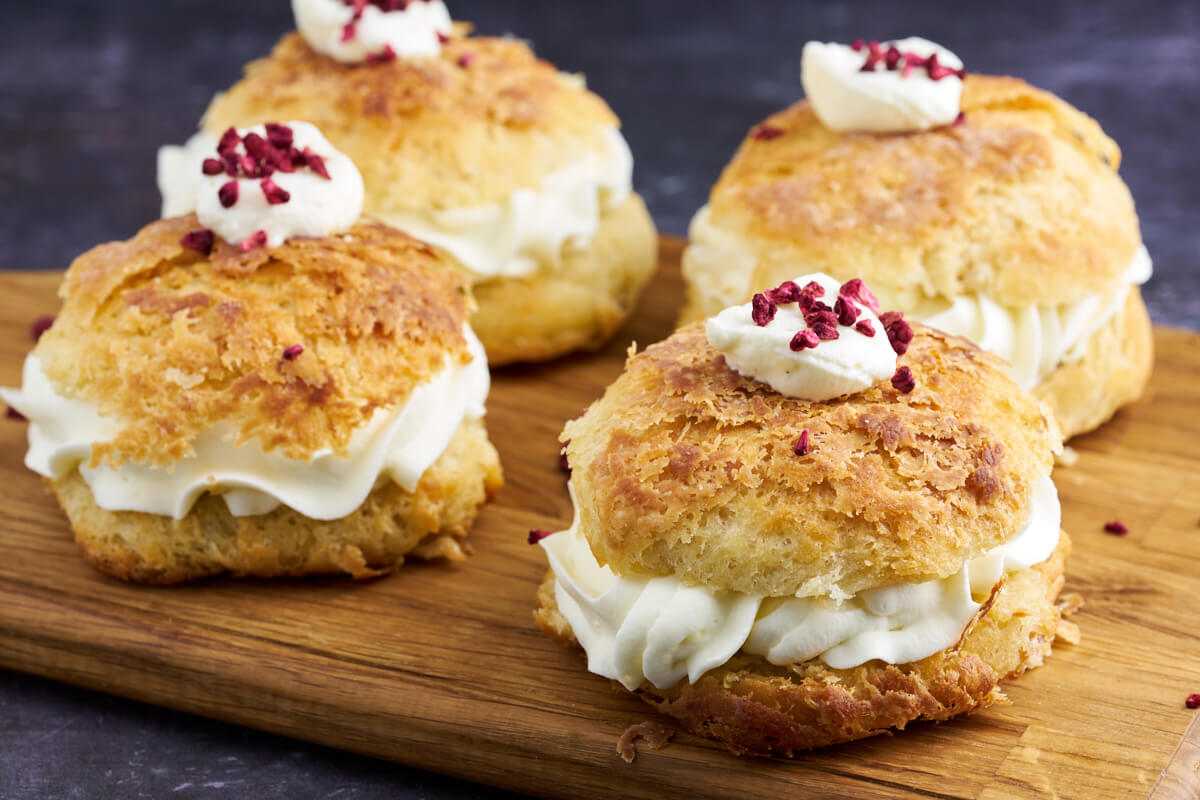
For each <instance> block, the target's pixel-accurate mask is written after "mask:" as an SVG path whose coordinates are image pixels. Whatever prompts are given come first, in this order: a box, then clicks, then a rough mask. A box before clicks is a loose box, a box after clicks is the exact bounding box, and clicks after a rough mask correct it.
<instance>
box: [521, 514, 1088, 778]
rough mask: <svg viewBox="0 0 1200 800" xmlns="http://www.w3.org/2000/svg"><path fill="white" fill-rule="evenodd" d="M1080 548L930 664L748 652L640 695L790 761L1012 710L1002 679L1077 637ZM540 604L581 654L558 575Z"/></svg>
mask: <svg viewBox="0 0 1200 800" xmlns="http://www.w3.org/2000/svg"><path fill="white" fill-rule="evenodd" d="M1070 549H1071V546H1070V540H1069V539H1068V537H1067V535H1066V533H1063V534H1062V537H1061V539H1060V541H1059V544H1058V547H1057V548H1056V549H1055V551H1054V553H1053V554H1052V555H1051V556H1050V558H1048V559H1047V560H1046V561H1044V562H1042V563H1041V564H1037V565H1035V566H1033V567H1031V568H1029V569H1025V570H1021V571H1019V572H1015V573H1012V574H1010V575H1008V577H1007V579H1006V580H1005V581H1004V583H1003V584H1002V585H1001V587H1000V589H999V590H998V591H997V592H996V593H995V595H994V596H993V600H992V604H991V607H990V608H989V609H988V610H987V613H985V614H983V615H982V616H981V617H979V618H978V619H977V620H976V622H975V624H974V625H973V626H972V627H971V628H969V629H968V631H967V633H966V635H965V636H964V637H963V638H962V639H961V640H960V641H959V643H958V645H957V646H955V647H953V648H949V649H947V650H943V651H941V652H938V653H935V654H933V655H931V656H929V657H927V658H924V659H922V660H920V661H915V662H912V663H909V664H885V663H883V662H880V661H870V662H867V663H866V664H863V665H861V666H858V667H855V668H853V669H831V668H830V667H828V666H826V665H825V664H824V663H823V662H821V661H819V660H816V659H814V660H810V661H806V662H803V663H799V664H793V665H788V666H776V665H774V664H771V663H769V662H767V661H766V660H765V659H762V658H760V657H758V656H754V655H749V654H746V653H741V652H739V653H738V654H736V655H735V656H734V657H733V658H732V659H731V660H730V661H729V662H727V663H726V664H725V665H723V666H721V667H718V668H716V669H714V670H711V671H709V672H707V673H705V674H704V675H703V676H702V677H701V678H700V679H699V680H698V681H696V683H687V682H686V681H683V682H681V683H679V684H678V685H676V686H674V687H671V688H669V689H658V688H655V687H654V686H652V685H651V684H649V683H646V684H643V686H642V687H641V688H640V689H639V690H638V691H637V692H635V694H636V695H637V696H638V697H640V698H641V699H642V700H644V701H645V702H647V703H649V704H650V705H652V706H654V707H655V708H657V709H658V710H659V711H661V712H663V713H665V714H668V715H670V716H672V717H675V719H677V720H678V721H679V723H680V724H681V725H682V726H683V727H684V728H686V729H687V730H689V731H691V732H693V733H696V734H699V735H701V736H706V737H709V738H711V739H716V740H717V741H720V742H722V743H723V744H725V745H726V746H727V747H728V748H729V750H730V751H731V752H732V753H734V754H736V755H759V756H767V755H785V756H791V755H793V754H794V753H795V752H797V751H802V750H808V749H811V748H814V747H823V746H826V745H831V744H836V743H839V742H848V741H852V740H855V739H862V738H865V737H867V736H875V735H877V734H881V733H886V732H888V731H891V730H893V729H896V730H903V729H904V727H905V726H906V725H908V724H909V723H911V722H917V721H921V720H934V721H940V720H945V719H949V718H951V717H954V716H957V715H960V714H967V713H970V712H973V711H978V710H981V709H984V708H987V707H988V706H990V705H992V704H993V703H997V702H1001V703H1004V702H1007V699H1006V698H1005V696H1004V693H1003V691H1002V690H1001V689H1000V688H999V685H998V684H999V682H1000V681H1001V680H1004V679H1010V678H1015V677H1017V676H1019V675H1021V674H1022V673H1023V672H1025V670H1027V669H1032V668H1034V667H1037V666H1040V665H1041V664H1042V662H1043V660H1044V659H1045V658H1046V656H1048V655H1049V654H1050V650H1051V646H1052V645H1053V643H1054V639H1055V637H1056V636H1057V635H1059V633H1060V632H1061V633H1063V635H1064V638H1067V639H1073V638H1074V637H1073V636H1072V633H1073V631H1074V626H1073V625H1072V624H1071V623H1069V622H1065V621H1064V620H1063V619H1062V612H1061V610H1060V609H1059V608H1058V607H1057V606H1056V605H1055V600H1056V598H1057V596H1058V593H1059V591H1060V590H1061V589H1062V585H1063V569H1064V566H1065V564H1066V559H1067V556H1068V555H1069V553H1070ZM537 601H538V608H537V610H536V611H535V612H534V618H535V620H536V621H537V623H538V625H539V627H541V628H542V630H543V631H544V632H545V633H546V634H548V635H549V636H550V637H551V638H552V639H554V640H556V641H558V642H560V643H562V644H564V645H575V646H578V645H577V642H576V639H575V636H574V634H572V632H571V629H570V626H569V625H568V623H567V621H566V619H565V618H564V617H563V616H562V614H561V613H560V612H559V611H558V608H557V604H556V603H555V599H554V576H553V574H550V575H548V576H547V578H546V580H545V581H544V582H543V583H542V585H541V587H540V588H539V590H538V596H537ZM615 685H618V686H619V684H615Z"/></svg>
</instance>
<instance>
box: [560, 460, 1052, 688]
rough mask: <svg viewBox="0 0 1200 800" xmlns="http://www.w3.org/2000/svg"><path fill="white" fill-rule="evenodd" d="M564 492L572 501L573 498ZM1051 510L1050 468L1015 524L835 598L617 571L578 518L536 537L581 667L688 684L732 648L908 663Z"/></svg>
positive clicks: (923, 653) (954, 635)
mask: <svg viewBox="0 0 1200 800" xmlns="http://www.w3.org/2000/svg"><path fill="white" fill-rule="evenodd" d="M572 499H574V498H573V497H572ZM1061 517H1062V510H1061V507H1060V505H1059V501H1058V491H1057V490H1056V489H1055V488H1054V483H1053V481H1051V480H1050V477H1049V475H1047V476H1046V477H1044V478H1042V479H1041V480H1040V481H1038V482H1037V483H1036V484H1035V485H1034V488H1033V493H1032V496H1031V499H1030V507H1029V518H1028V520H1027V521H1026V523H1025V526H1024V527H1023V528H1022V530H1021V531H1020V532H1019V533H1018V534H1017V536H1015V537H1013V538H1012V539H1011V540H1009V541H1008V542H1005V543H1004V544H1002V545H999V546H997V547H995V548H993V549H991V550H989V551H987V552H985V553H984V554H983V555H981V556H979V557H977V558H973V559H969V560H967V561H965V562H964V563H963V566H962V568H961V569H960V570H959V571H958V572H956V573H954V574H953V575H950V576H948V577H946V578H943V579H941V580H931V581H926V582H923V583H907V584H899V585H894V586H884V587H879V588H876V589H871V590H868V591H864V592H860V593H859V594H857V595H855V596H853V597H850V598H848V599H843V600H840V601H839V600H834V599H831V598H827V597H772V598H765V599H764V598H761V597H756V596H753V595H747V594H741V593H738V592H729V591H713V590H710V589H706V588H704V587H697V586H687V585H685V584H683V583H682V582H681V581H679V580H678V579H677V578H674V577H657V578H650V577H634V576H619V575H617V574H615V573H614V572H613V571H612V570H611V569H610V568H609V567H607V566H601V565H600V564H599V562H597V560H596V557H595V555H594V554H593V553H592V550H591V547H590V546H589V545H588V542H587V539H586V538H585V537H584V536H583V534H582V532H581V531H580V530H579V517H578V514H576V518H575V522H574V523H573V524H572V525H571V527H570V528H569V529H568V530H566V531H563V532H561V533H557V534H554V535H551V536H547V537H545V538H543V539H542V540H541V542H540V544H541V546H542V549H543V550H545V552H546V557H547V559H548V560H549V562H550V568H551V569H552V570H553V572H554V578H555V601H556V602H557V604H558V609H559V611H560V612H561V613H562V615H563V616H564V617H565V618H566V620H567V622H568V623H569V624H570V626H571V630H572V631H573V632H574V634H575V637H576V638H577V639H578V640H579V643H580V645H582V647H583V649H584V651H585V652H586V653H587V657H588V669H589V670H590V671H592V672H594V673H596V674H598V675H603V676H604V677H606V678H611V679H613V680H616V681H620V682H621V684H622V685H623V686H625V687H626V688H627V689H629V690H631V691H632V690H636V689H637V688H638V687H639V686H641V685H642V683H643V682H644V681H649V682H650V683H652V684H653V685H654V686H657V687H658V688H660V689H665V688H668V687H670V686H674V685H675V684H676V683H678V682H679V681H681V680H683V678H685V677H686V678H687V679H688V680H689V681H690V682H695V681H696V680H697V679H698V678H699V677H700V676H701V675H703V674H704V673H705V672H707V671H708V670H710V669H713V668H715V667H718V666H720V665H721V664H724V663H725V662H726V661H728V660H729V658H730V657H732V656H733V655H734V654H735V653H737V652H738V651H739V650H744V651H746V652H748V653H754V654H757V655H761V656H763V657H764V658H766V659H767V660H768V661H770V662H771V663H773V664H780V665H785V664H794V663H799V662H802V661H807V660H809V659H813V658H819V659H821V660H822V661H823V662H825V663H826V664H828V665H829V666H830V667H833V668H834V669H849V668H851V667H855V666H858V665H859V664H863V663H866V662H867V661H870V660H872V659H881V660H883V661H886V662H888V663H892V664H904V663H909V662H911V661H917V660H919V659H922V658H925V657H927V656H930V655H933V654H934V653H936V652H938V651H940V650H944V649H946V648H947V647H950V646H952V645H954V644H955V643H957V642H958V640H959V639H960V638H961V637H962V635H963V633H964V632H965V631H966V628H967V626H968V625H969V624H970V623H971V620H972V619H974V617H975V616H976V614H978V613H979V611H980V609H981V608H982V607H983V604H984V603H985V602H986V601H987V600H988V598H989V597H990V595H991V593H992V591H993V589H994V587H995V586H996V583H997V582H998V581H999V580H1000V578H1001V577H1002V576H1003V575H1004V574H1005V573H1007V572H1016V571H1018V570H1022V569H1027V568H1029V567H1031V566H1033V565H1035V564H1039V563H1041V562H1042V561H1045V560H1046V559H1047V558H1049V557H1050V555H1051V553H1053V552H1054V548H1055V547H1056V546H1057V545H1058V538H1059V534H1060V523H1061Z"/></svg>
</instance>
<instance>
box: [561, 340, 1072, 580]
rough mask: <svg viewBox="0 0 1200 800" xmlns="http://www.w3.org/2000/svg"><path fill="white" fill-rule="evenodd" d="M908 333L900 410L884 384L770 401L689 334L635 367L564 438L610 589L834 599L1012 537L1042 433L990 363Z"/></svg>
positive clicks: (945, 566)
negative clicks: (804, 435)
mask: <svg viewBox="0 0 1200 800" xmlns="http://www.w3.org/2000/svg"><path fill="white" fill-rule="evenodd" d="M913 327H914V329H915V331H916V336H915V338H914V339H913V341H912V343H911V346H910V348H909V350H908V352H907V354H905V355H903V356H901V357H900V360H899V361H900V364H901V365H907V366H908V367H910V368H911V370H912V372H913V374H914V376H915V378H916V388H915V389H914V390H913V391H912V392H911V394H907V395H905V394H901V393H900V392H899V391H897V390H896V389H895V388H893V386H892V384H891V383H890V381H886V380H885V381H882V382H880V383H879V384H876V385H875V386H873V387H872V388H870V389H867V390H865V391H863V392H859V393H857V394H853V395H849V396H844V397H842V398H838V399H835V400H830V401H825V402H808V401H804V400H798V399H795V398H791V397H787V396H784V395H781V394H779V393H777V392H775V391H773V390H771V389H770V387H768V386H766V385H765V384H762V383H759V382H757V381H755V380H752V379H750V378H746V377H743V376H741V375H739V374H738V373H736V372H734V371H733V370H732V369H730V367H729V366H728V365H727V364H726V363H725V359H724V356H722V355H721V354H720V353H719V352H717V351H715V350H714V349H713V348H712V347H711V346H710V345H709V344H708V341H707V339H706V337H705V334H704V328H703V324H702V323H696V324H693V325H690V326H687V327H685V328H683V329H681V330H679V331H677V332H676V333H675V334H673V335H672V336H671V337H670V338H668V339H666V340H665V341H663V342H660V343H658V344H655V345H652V346H651V347H649V348H647V349H646V350H645V351H644V352H642V353H639V354H637V355H635V356H632V357H631V358H630V359H629V360H628V362H627V363H626V368H625V372H624V373H623V374H622V375H621V376H620V377H618V378H617V380H616V381H614V382H613V383H612V384H611V385H610V386H609V387H608V389H607V391H606V392H605V394H604V396H603V398H601V399H600V400H598V401H596V402H595V403H593V404H592V406H591V407H590V408H589V409H588V410H587V412H586V413H585V414H584V415H583V416H581V417H580V418H579V419H576V420H573V421H572V422H569V423H568V424H567V426H566V428H565V430H564V431H563V434H562V438H563V441H565V442H568V445H567V454H568V458H569V461H570V464H571V468H572V483H573V485H574V490H575V498H576V503H577V507H578V513H579V524H580V528H581V530H582V531H583V533H584V535H585V536H586V537H587V538H588V541H589V543H590V544H591V547H592V550H593V551H594V552H595V554H596V556H597V559H598V560H599V561H600V563H602V564H607V565H608V566H610V567H611V568H612V569H613V570H614V571H616V572H617V573H618V574H621V575H674V576H676V577H678V578H680V579H681V580H682V581H684V582H685V583H688V584H692V585H700V586H705V587H709V588H713V589H731V590H736V591H740V592H747V593H750V594H757V595H763V596H788V595H793V594H798V595H801V596H822V595H826V596H833V597H837V596H847V595H851V594H854V593H856V592H858V591H861V590H863V589H867V588H874V587H879V586H887V585H892V584H896V583H901V582H916V581H925V580H931V579H933V578H941V577H945V576H947V575H951V574H953V573H955V572H957V571H959V570H960V569H961V568H962V565H963V561H964V560H965V559H968V558H972V557H974V556H977V555H979V554H980V553H982V552H983V551H984V550H986V549H989V548H991V547H994V546H996V545H998V544H1000V543H1002V542H1005V541H1007V540H1009V539H1010V538H1012V537H1013V536H1015V535H1016V534H1017V533H1018V532H1019V531H1020V530H1021V528H1022V527H1023V525H1024V523H1025V522H1026V520H1027V518H1028V515H1029V502H1030V498H1031V492H1032V488H1033V486H1034V484H1035V483H1037V482H1038V481H1039V480H1041V479H1043V478H1044V477H1045V476H1046V475H1048V474H1049V472H1050V467H1051V464H1052V461H1053V454H1054V451H1056V450H1057V449H1059V447H1060V444H1059V443H1060V441H1061V440H1060V437H1059V432H1058V429H1057V425H1056V423H1055V422H1054V421H1053V419H1052V418H1051V416H1050V415H1049V414H1048V413H1046V411H1045V410H1044V409H1043V408H1042V407H1041V406H1040V405H1039V403H1038V401H1036V400H1035V399H1034V398H1033V397H1032V396H1031V395H1029V394H1028V393H1026V392H1024V391H1022V390H1021V389H1019V388H1018V387H1017V386H1016V385H1015V384H1013V383H1012V382H1011V381H1010V380H1009V379H1008V378H1006V377H1005V376H1004V375H1003V373H1002V372H1001V371H1000V369H999V365H998V363H999V362H998V361H997V360H996V359H995V357H993V356H991V355H989V354H987V353H985V352H983V351H981V350H980V349H979V348H977V347H976V346H975V345H973V344H971V343H969V342H968V341H966V340H965V339H960V338H957V337H951V336H948V335H946V334H943V333H941V332H939V331H936V330H933V329H930V328H925V327H923V326H920V325H914V326H913ZM805 429H807V430H808V431H809V451H808V453H807V454H806V455H796V453H795V452H794V450H793V447H794V445H795V443H796V441H797V439H798V438H799V436H800V433H801V432H802V431H804V430H805Z"/></svg>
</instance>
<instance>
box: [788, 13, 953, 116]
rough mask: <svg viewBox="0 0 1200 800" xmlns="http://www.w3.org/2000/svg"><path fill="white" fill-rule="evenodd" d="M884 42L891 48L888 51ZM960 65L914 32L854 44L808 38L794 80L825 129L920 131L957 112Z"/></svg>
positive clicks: (936, 45) (945, 52)
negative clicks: (800, 84) (886, 41)
mask: <svg viewBox="0 0 1200 800" xmlns="http://www.w3.org/2000/svg"><path fill="white" fill-rule="evenodd" d="M890 48H895V51H894V53H893V54H892V55H890V56H889V54H888V53H889V49H890ZM930 59H933V60H932V61H930ZM868 65H869V67H870V68H869V69H867V70H866V71H864V67H868ZM962 68H963V63H962V61H961V60H960V59H959V58H958V56H956V55H954V53H952V52H950V51H949V50H947V49H946V48H944V47H942V46H940V45H938V44H935V43H933V42H931V41H929V40H927V39H922V38H920V37H917V36H911V37H909V38H907V39H900V40H897V41H895V42H889V43H884V44H882V45H881V44H879V43H878V42H871V43H870V44H864V43H862V42H856V43H855V46H854V47H851V46H847V45H844V44H836V43H832V42H829V43H826V42H808V43H807V44H805V45H804V50H803V53H802V55H801V58H800V82H801V83H802V84H803V86H804V94H805V95H806V96H807V97H808V101H809V103H810V104H811V105H812V109H813V112H814V113H815V114H816V115H817V118H818V119H820V120H821V124H822V125H824V126H825V127H826V128H829V129H830V130H835V131H872V132H877V133H893V132H901V131H924V130H929V129H930V128H936V127H940V126H942V125H949V124H950V123H952V122H954V120H955V119H956V118H957V117H958V112H959V104H960V101H961V99H962V85H963V82H962V78H961V77H959V71H960V70H962Z"/></svg>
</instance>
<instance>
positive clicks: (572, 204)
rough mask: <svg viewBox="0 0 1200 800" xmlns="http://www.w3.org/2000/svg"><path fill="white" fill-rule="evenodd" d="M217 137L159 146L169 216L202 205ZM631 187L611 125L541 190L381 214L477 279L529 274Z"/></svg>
mask: <svg viewBox="0 0 1200 800" xmlns="http://www.w3.org/2000/svg"><path fill="white" fill-rule="evenodd" d="M216 143H217V138H216V136H214V135H213V134H211V133H207V132H205V131H200V132H199V133H197V134H195V135H194V136H192V138H191V139H189V140H188V141H187V144H185V145H183V146H182V147H178V146H168V147H163V148H160V149H159V151H158V188H159V191H160V192H161V193H162V197H163V206H162V215H163V216H164V217H173V216H178V215H180V214H186V213H187V212H188V211H191V210H192V209H193V208H194V207H195V206H194V202H195V201H194V199H192V198H193V197H194V194H195V189H194V188H192V187H193V186H194V183H192V182H193V181H198V180H199V178H200V177H203V176H202V175H201V174H200V166H199V165H200V162H201V161H202V160H203V159H204V158H205V157H206V156H207V155H208V154H209V152H210V151H212V150H214V148H215V147H216ZM255 188H256V189H257V187H255ZM632 191H633V154H632V153H631V152H630V151H629V145H628V144H627V143H626V142H625V138H624V137H623V136H622V135H621V132H620V131H619V130H617V129H616V128H608V129H606V130H605V131H604V147H603V149H602V150H599V151H596V152H591V153H587V154H585V155H584V156H582V157H581V158H579V159H578V160H576V161H575V162H573V163H571V164H568V165H567V166H566V167H564V168H562V169H561V170H558V171H556V172H552V173H551V174H549V175H547V176H546V178H545V179H544V180H543V181H542V185H541V187H540V189H538V190H533V189H518V190H517V191H515V192H513V193H512V195H510V196H509V198H508V199H507V200H506V201H505V202H503V203H493V204H487V205H480V206H473V207H466V208H443V209H438V208H428V209H424V210H422V211H420V212H393V213H376V214H375V216H377V217H378V218H379V219H381V220H382V221H384V222H386V223H388V224H389V225H393V226H395V227H397V228H399V229H400V230H402V231H404V232H405V233H407V234H409V235H410V236H414V237H416V238H418V239H421V240H422V241H426V242H429V243H431V244H435V245H437V246H438V247H441V248H443V249H444V250H446V251H448V252H449V253H450V254H451V255H453V256H454V257H455V258H456V259H458V261H459V263H460V264H462V266H463V267H465V268H466V269H467V271H468V272H470V273H471V275H472V276H473V277H474V278H475V280H476V281H485V280H488V279H489V278H498V277H518V276H521V275H528V274H529V273H531V272H534V271H535V270H537V269H538V268H539V266H541V265H543V264H547V265H550V266H551V267H552V268H554V269H557V268H559V267H560V266H561V265H562V257H563V253H564V252H566V251H570V250H581V249H583V248H586V247H587V246H588V244H589V243H590V242H591V240H592V237H593V236H595V235H596V231H597V230H598V229H599V227H600V217H601V216H602V215H603V214H604V213H605V212H608V211H613V210H615V209H617V208H619V207H620V206H621V205H623V204H624V203H625V201H626V199H627V198H628V197H629V194H630V192H632Z"/></svg>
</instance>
